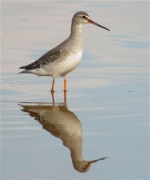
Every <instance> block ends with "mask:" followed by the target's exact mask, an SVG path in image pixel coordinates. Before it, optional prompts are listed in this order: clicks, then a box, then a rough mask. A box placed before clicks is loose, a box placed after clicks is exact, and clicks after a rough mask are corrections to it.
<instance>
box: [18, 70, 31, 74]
mask: <svg viewBox="0 0 150 180" xmlns="http://www.w3.org/2000/svg"><path fill="white" fill-rule="evenodd" d="M22 73H30V72H29V70H26V69H25V70H23V71H21V72H19V73H18V74H22Z"/></svg>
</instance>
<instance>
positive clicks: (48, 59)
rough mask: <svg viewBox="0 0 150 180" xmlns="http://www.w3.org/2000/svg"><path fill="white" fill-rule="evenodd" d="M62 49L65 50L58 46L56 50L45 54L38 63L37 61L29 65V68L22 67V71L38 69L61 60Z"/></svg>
mask: <svg viewBox="0 0 150 180" xmlns="http://www.w3.org/2000/svg"><path fill="white" fill-rule="evenodd" d="M62 49H63V48H62V47H61V46H57V47H56V48H54V49H52V50H50V51H48V52H47V53H45V54H44V55H43V56H41V57H40V58H39V59H38V60H37V61H35V62H33V63H31V64H28V65H27V66H22V67H20V69H25V70H32V69H38V68H40V67H41V66H43V65H47V64H49V63H52V62H54V61H55V60H57V59H58V58H59V56H60V53H61V51H62Z"/></svg>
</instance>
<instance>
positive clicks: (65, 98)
mask: <svg viewBox="0 0 150 180" xmlns="http://www.w3.org/2000/svg"><path fill="white" fill-rule="evenodd" d="M66 102H67V91H64V103H66Z"/></svg>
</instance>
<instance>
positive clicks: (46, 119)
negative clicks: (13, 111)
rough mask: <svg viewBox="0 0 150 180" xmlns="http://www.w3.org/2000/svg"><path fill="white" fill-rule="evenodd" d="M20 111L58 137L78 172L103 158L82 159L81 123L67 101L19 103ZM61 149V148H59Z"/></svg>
mask: <svg viewBox="0 0 150 180" xmlns="http://www.w3.org/2000/svg"><path fill="white" fill-rule="evenodd" d="M19 105H20V106H21V107H22V109H21V111H23V112H27V113H28V114H29V115H30V116H31V117H32V118H34V119H35V120H37V121H38V122H39V123H40V124H41V125H42V126H43V129H45V130H46V131H47V132H49V133H50V134H51V135H53V136H54V137H57V138H60V139H61V140H62V142H63V145H64V146H65V147H67V148H68V149H69V150H70V154H71V159H72V164H73V167H74V169H75V170H77V171H78V172H86V171H88V170H89V169H90V166H91V164H92V163H95V162H98V161H101V160H105V159H106V158H108V157H102V158H99V159H96V160H91V161H87V160H83V157H82V124H81V122H80V120H79V119H78V117H77V116H76V115H75V114H74V112H72V111H70V110H69V109H68V106H67V102H62V103H55V102H53V104H50V103H44V102H43V103H40V102H39V103H37V102H36V103H34V102H33V103H29V102H27V103H25V102H24V103H20V104H19ZM59 151H61V148H60V149H59ZM60 154H62V153H60Z"/></svg>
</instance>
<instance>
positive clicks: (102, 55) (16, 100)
mask: <svg viewBox="0 0 150 180" xmlns="http://www.w3.org/2000/svg"><path fill="white" fill-rule="evenodd" d="M79 10H83V11H85V12H87V13H88V14H89V15H90V16H91V19H93V20H94V21H96V22H97V23H99V24H101V25H103V26H105V27H107V28H109V29H110V30H111V31H110V32H108V31H105V30H104V29H100V28H98V27H96V26H92V25H85V26H84V28H83V32H84V33H83V43H84V54H83V58H82V61H81V63H80V65H79V66H78V68H77V69H75V70H74V71H73V72H71V73H70V74H69V76H68V91H67V102H64V93H63V79H62V78H59V79H57V81H56V86H55V90H56V92H55V94H54V95H55V103H53V102H52V97H51V93H50V88H51V82H52V79H51V78H50V77H37V76H34V75H27V74H24V75H18V74H17V73H18V72H19V67H20V66H23V65H26V64H29V63H31V62H33V61H34V60H36V59H38V58H39V57H40V56H41V55H42V54H43V53H45V52H46V51H48V50H49V49H51V48H53V47H54V46H56V45H57V44H59V43H60V42H62V41H63V40H64V39H65V38H67V37H68V35H69V33H70V22H71V18H72V16H73V14H74V13H75V12H77V11H79ZM148 23H149V21H148V2H118V1H116V2H102V1H100V2H98V1H91V2H90V1H89V2H77V3H75V2H67V1H66V2H65V3H64V2H62V3H61V2H57V1H56V2H46V1H44V2H43V1H41V2H40V1H38V2H36V1H32V2H31V1H30V2H29V1H13V2H11V1H5V2H4V1H3V2H2V62H1V65H2V68H1V95H2V96H1V109H2V110H1V155H2V156H1V179H149V39H148V38H149V31H148V30H149V27H148ZM105 157H109V158H105ZM100 158H102V159H100ZM79 159H80V160H81V159H82V160H84V161H82V163H78V160H79ZM96 159H100V160H99V161H97V162H95V163H89V161H92V160H96ZM90 164H91V165H90ZM81 169H82V171H84V173H81Z"/></svg>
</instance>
